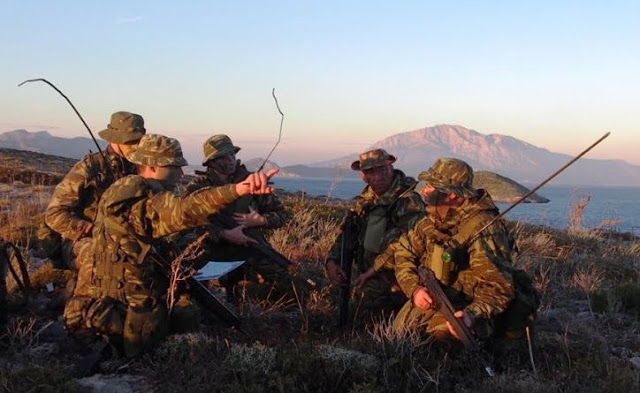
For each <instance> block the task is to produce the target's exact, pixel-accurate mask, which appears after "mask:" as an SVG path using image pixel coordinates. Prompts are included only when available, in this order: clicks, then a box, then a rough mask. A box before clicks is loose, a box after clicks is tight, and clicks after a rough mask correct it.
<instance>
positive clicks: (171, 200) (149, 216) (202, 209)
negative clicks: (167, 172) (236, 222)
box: [132, 184, 239, 238]
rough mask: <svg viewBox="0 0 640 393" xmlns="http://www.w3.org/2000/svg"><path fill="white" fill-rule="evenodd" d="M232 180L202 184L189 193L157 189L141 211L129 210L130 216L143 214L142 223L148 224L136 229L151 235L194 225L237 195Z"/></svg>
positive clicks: (220, 208) (202, 222)
mask: <svg viewBox="0 0 640 393" xmlns="http://www.w3.org/2000/svg"><path fill="white" fill-rule="evenodd" d="M238 197H239V195H238V193H237V192H236V186H235V184H229V185H226V186H222V187H205V188H201V189H200V190H197V191H195V192H193V193H191V194H187V195H182V196H175V195H174V194H173V193H171V192H160V193H158V194H156V195H154V196H153V197H151V198H148V199H147V200H146V203H145V206H139V208H140V209H143V211H139V212H137V213H136V212H132V216H134V217H136V216H137V217H140V216H143V217H144V218H145V222H144V223H142V225H148V226H150V229H151V230H150V231H144V228H138V229H136V230H140V231H142V233H145V232H146V233H148V232H150V233H151V234H152V236H153V237H154V238H158V237H161V236H165V235H168V234H170V233H174V232H178V231H181V230H184V229H189V228H195V227H198V226H202V225H205V224H207V223H208V222H209V216H211V215H212V214H214V213H216V212H218V211H220V210H222V209H224V208H225V206H226V205H228V204H229V203H231V202H233V201H235V200H236V199H238Z"/></svg>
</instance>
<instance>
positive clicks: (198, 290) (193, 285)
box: [149, 251, 240, 327]
mask: <svg viewBox="0 0 640 393" xmlns="http://www.w3.org/2000/svg"><path fill="white" fill-rule="evenodd" d="M149 256H150V257H151V259H152V260H153V261H154V262H155V263H157V264H158V265H159V266H160V267H161V268H162V269H163V270H164V271H165V272H166V273H167V275H169V274H170V272H171V263H170V262H169V261H167V260H166V259H164V258H163V257H161V256H160V255H159V254H158V253H157V252H155V251H153V252H150V253H149ZM179 269H180V272H181V273H183V274H184V275H185V277H186V279H185V281H186V282H187V284H188V285H189V288H190V290H191V293H192V294H193V296H194V297H195V298H196V299H198V301H199V302H200V304H202V305H203V306H204V307H205V308H206V309H207V310H209V311H211V312H212V313H213V314H214V315H215V316H217V317H218V318H220V319H221V320H222V321H223V322H225V323H227V324H228V325H229V326H234V327H237V326H239V325H240V319H238V317H237V316H236V315H235V314H234V313H233V312H232V311H231V310H229V309H228V308H227V307H225V305H224V304H222V303H221V302H220V300H218V298H217V297H216V296H215V295H214V294H213V293H211V292H210V291H209V289H208V288H207V287H206V285H204V284H203V283H201V282H200V281H198V280H196V279H195V278H193V277H192V276H191V275H190V274H189V272H188V268H187V267H185V266H182V265H179Z"/></svg>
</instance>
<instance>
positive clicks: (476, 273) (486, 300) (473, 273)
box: [453, 226, 515, 318]
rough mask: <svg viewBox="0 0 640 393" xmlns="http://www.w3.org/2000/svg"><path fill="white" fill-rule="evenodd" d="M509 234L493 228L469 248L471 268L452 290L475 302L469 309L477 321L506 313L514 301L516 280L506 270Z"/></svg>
mask: <svg viewBox="0 0 640 393" xmlns="http://www.w3.org/2000/svg"><path fill="white" fill-rule="evenodd" d="M505 236H506V233H504V231H502V230H500V229H499V228H498V227H495V226H494V227H491V228H489V229H488V230H487V232H485V233H484V234H483V235H482V236H481V237H480V238H479V239H478V240H476V241H475V242H473V244H472V245H471V246H470V247H469V268H468V269H465V270H462V271H460V273H459V274H458V279H457V280H456V282H455V283H454V285H453V287H454V288H456V289H457V290H459V291H462V292H464V293H465V295H467V296H468V297H469V298H471V299H473V300H472V302H471V304H469V305H468V306H467V309H468V310H469V311H470V312H471V313H472V314H473V315H474V316H476V317H479V318H489V317H492V316H494V315H497V314H499V313H501V312H503V311H504V310H505V309H506V308H507V305H508V304H509V302H510V301H511V300H512V299H513V298H514V296H515V294H514V288H513V279H512V277H511V274H510V273H509V271H508V269H501V267H503V266H505V263H506V261H507V259H505V258H507V256H506V255H505V252H506V251H505V250H506V248H505V245H506V243H505V242H504V241H505V240H506V239H505Z"/></svg>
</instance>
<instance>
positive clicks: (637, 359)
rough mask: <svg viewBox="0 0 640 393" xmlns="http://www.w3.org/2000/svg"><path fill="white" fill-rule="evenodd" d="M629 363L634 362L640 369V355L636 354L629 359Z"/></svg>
mask: <svg viewBox="0 0 640 393" xmlns="http://www.w3.org/2000/svg"><path fill="white" fill-rule="evenodd" d="M629 363H631V364H633V366H634V367H635V368H637V369H640V356H635V357H632V358H631V359H629Z"/></svg>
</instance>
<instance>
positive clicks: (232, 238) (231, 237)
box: [220, 225, 256, 247]
mask: <svg viewBox="0 0 640 393" xmlns="http://www.w3.org/2000/svg"><path fill="white" fill-rule="evenodd" d="M243 229H244V226H242V225H238V226H237V227H235V228H233V229H223V230H222V232H221V233H220V235H221V236H222V238H223V239H224V240H226V241H228V242H229V243H231V244H235V245H237V246H245V247H246V246H249V245H251V244H254V243H256V241H255V239H252V238H250V237H249V236H247V235H245V234H244V232H243V231H242V230H243Z"/></svg>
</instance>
